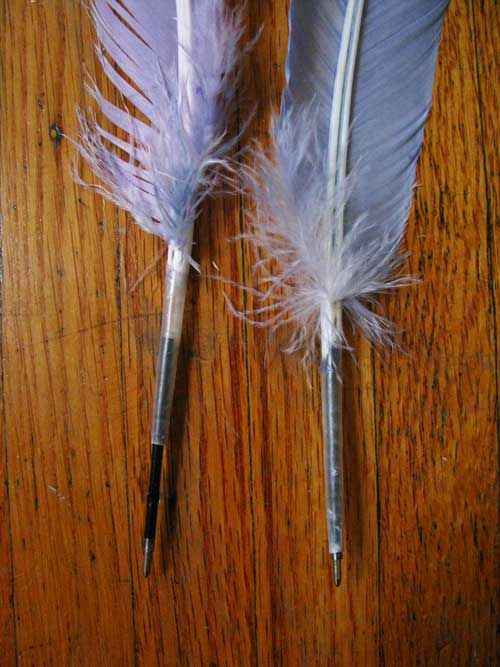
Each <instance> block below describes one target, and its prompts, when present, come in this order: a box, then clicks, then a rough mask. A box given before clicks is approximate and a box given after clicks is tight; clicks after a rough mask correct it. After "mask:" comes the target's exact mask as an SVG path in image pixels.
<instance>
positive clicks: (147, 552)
mask: <svg viewBox="0 0 500 667" xmlns="http://www.w3.org/2000/svg"><path fill="white" fill-rule="evenodd" d="M153 545H154V541H153V540H151V539H145V540H144V562H143V566H142V573H143V575H144V576H145V577H148V576H149V573H150V572H151V561H152V559H153Z"/></svg>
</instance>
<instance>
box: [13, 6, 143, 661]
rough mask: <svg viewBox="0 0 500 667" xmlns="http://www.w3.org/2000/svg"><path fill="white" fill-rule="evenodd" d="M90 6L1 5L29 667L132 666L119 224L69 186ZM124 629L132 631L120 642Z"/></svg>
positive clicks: (18, 523)
mask: <svg viewBox="0 0 500 667" xmlns="http://www.w3.org/2000/svg"><path fill="white" fill-rule="evenodd" d="M81 12H82V10H81V9H80V5H79V3H76V2H75V3H67V2H64V1H62V0H60V1H58V2H51V3H26V2H20V1H16V2H12V3H6V4H5V5H4V15H5V18H4V26H5V31H4V32H3V33H2V35H3V36H2V54H1V57H2V60H3V67H4V68H5V73H6V75H5V79H6V86H5V88H4V89H3V90H2V93H1V94H2V98H3V99H2V107H3V111H4V113H3V114H2V143H1V156H2V159H1V169H2V180H1V182H2V215H3V233H2V236H3V271H4V282H3V313H2V315H3V320H2V346H3V371H4V396H5V431H6V442H7V446H8V466H9V467H8V478H9V488H10V499H11V517H12V518H11V525H12V540H13V544H12V550H13V563H14V573H13V574H14V594H15V610H16V641H17V647H16V649H17V657H18V660H19V664H21V665H27V664H30V665H31V664H36V665H51V664H63V665H69V664H89V660H91V659H92V661H93V664H120V665H126V664H133V631H132V616H131V579H130V566H129V544H128V534H127V514H126V509H127V503H126V481H127V480H126V468H125V461H124V456H123V441H122V438H123V434H122V429H121V403H120V395H121V380H120V377H121V375H120V368H121V359H120V356H119V345H118V330H119V326H118V325H119V313H118V308H117V301H116V298H115V231H114V229H113V217H114V212H113V210H112V209H111V208H110V209H108V210H107V214H108V215H110V216H111V219H109V218H108V220H107V221H106V224H103V225H101V226H100V225H99V221H100V220H103V219H104V218H103V210H102V203H101V201H100V200H99V199H95V198H94V197H93V196H92V195H90V194H88V193H87V194H86V195H85V196H82V199H81V200H79V199H78V197H79V195H81V193H80V192H79V191H78V192H77V189H76V188H75V186H74V185H73V184H72V181H71V174H70V164H71V154H72V153H73V149H72V148H71V147H70V145H69V143H68V142H67V141H66V140H62V141H59V142H58V141H52V140H51V138H50V136H49V127H50V126H51V125H52V124H54V123H57V124H58V125H59V126H61V127H64V129H68V130H69V129H71V128H75V127H76V119H75V103H76V101H77V100H79V99H81V93H82V61H83V60H84V58H85V57H89V56H90V58H93V55H92V42H91V39H90V34H89V32H88V31H83V32H82V25H84V24H83V23H82V14H81ZM117 618H118V619H119V623H120V628H121V631H120V632H116V627H117V625H116V622H117Z"/></svg>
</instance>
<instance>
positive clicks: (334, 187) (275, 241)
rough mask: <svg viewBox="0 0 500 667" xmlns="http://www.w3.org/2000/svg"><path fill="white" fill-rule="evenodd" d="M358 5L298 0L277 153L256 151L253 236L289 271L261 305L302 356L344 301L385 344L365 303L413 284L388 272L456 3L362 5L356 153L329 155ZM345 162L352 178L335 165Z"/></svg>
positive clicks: (353, 108)
mask: <svg viewBox="0 0 500 667" xmlns="http://www.w3.org/2000/svg"><path fill="white" fill-rule="evenodd" d="M358 3H359V5H360V6H362V5H363V2H359V0H358ZM349 4H350V5H351V9H352V7H353V6H354V7H355V6H356V2H355V1H354V3H353V2H351V3H349V2H348V1H347V0H315V1H314V2H311V1H310V0H292V3H291V8H290V18H289V23H290V41H289V51H288V57H287V63H286V77H287V84H286V89H285V91H284V94H283V101H282V108H281V113H280V116H279V119H278V120H277V121H276V122H275V125H274V130H273V139H274V154H273V155H272V156H271V157H269V156H265V155H263V154H262V153H257V161H256V172H255V173H254V175H253V176H252V178H251V182H252V187H253V189H254V192H255V196H256V200H257V204H258V215H257V216H256V219H255V221H254V225H253V229H252V232H251V234H250V236H251V238H252V239H253V241H254V242H255V243H256V244H257V245H258V246H260V247H261V248H262V249H263V250H264V251H266V252H267V254H268V256H269V257H271V258H274V259H277V260H278V265H279V266H280V267H281V269H280V271H279V272H278V273H276V272H274V274H273V275H272V276H271V277H270V287H269V289H268V290H267V291H266V293H265V295H264V297H265V298H266V299H270V300H271V302H270V304H269V305H268V306H263V309H264V310H265V309H266V308H268V309H270V310H271V311H272V312H273V318H272V322H273V324H275V325H276V324H279V323H280V322H281V321H283V320H284V319H285V318H288V319H290V317H291V318H292V320H294V321H296V322H297V324H298V327H297V330H296V332H295V335H294V338H293V340H292V343H291V349H293V350H294V349H296V348H297V347H299V346H301V345H304V344H305V345H307V344H310V341H311V338H312V339H314V337H315V335H316V334H319V332H320V329H321V319H322V314H323V317H324V312H325V311H327V312H331V311H332V308H334V307H335V306H340V307H342V308H343V309H344V310H345V311H347V313H348V314H349V315H350V317H351V319H352V320H354V322H355V323H356V324H358V325H359V326H360V327H361V328H362V329H363V331H364V332H365V334H366V335H367V336H369V337H370V338H372V339H375V340H381V339H384V338H385V337H386V334H387V331H388V327H387V323H386V322H385V321H384V320H383V319H381V318H379V317H378V316H377V315H376V314H375V313H373V312H372V311H371V310H369V309H367V308H366V300H368V301H370V300H372V299H373V298H374V296H375V294H376V293H377V292H378V291H380V290H382V289H385V288H387V287H393V286H395V285H399V284H402V283H403V282H404V280H402V279H396V280H394V279H391V274H392V272H393V270H394V268H395V265H397V263H398V248H399V245H400V242H401V239H402V236H403V234H404V231H405V228H406V224H407V219H408V213H409V208H410V204H411V198H412V192H413V185H414V180H415V169H416V163H417V160H418V156H419V154H420V150H421V147H422V141H423V131H424V124H425V121H426V118H427V115H428V113H429V109H430V105H431V98H432V88H433V81H434V70H435V63H436V56H437V52H438V46H439V39H440V34H441V27H442V20H443V15H444V12H445V9H446V6H447V0H365V2H364V8H363V10H362V13H361V14H360V16H361V19H360V21H361V23H360V26H361V28H360V32H359V39H358V40H357V41H356V40H353V43H352V44H351V45H350V47H349V48H351V47H352V48H355V54H354V58H355V70H354V78H353V82H352V97H351V98H350V103H349V105H348V106H349V108H348V109H346V110H345V112H344V113H345V114H346V115H347V119H348V125H350V131H349V143H348V148H347V150H344V153H345V155H343V154H342V147H340V148H338V149H337V152H336V155H335V156H332V155H330V154H329V145H330V146H331V133H332V107H333V106H334V104H335V102H336V100H335V99H334V89H335V81H336V76H337V71H338V63H339V53H340V45H341V40H342V33H343V29H344V22H345V17H346V10H347V8H348V6H349ZM352 62H354V60H353V61H352ZM342 85H343V83H342V81H341V82H340V88H339V89H342ZM344 120H345V119H344ZM343 159H344V161H345V171H346V173H345V175H343V172H342V170H340V172H339V171H338V170H337V172H335V165H334V166H333V170H332V164H331V161H332V160H334V161H335V160H337V161H339V164H342V160H343ZM332 173H334V174H336V176H335V177H334V182H333V183H332V182H331V181H332ZM339 173H340V177H339ZM339 228H341V233H340V235H339ZM336 239H337V242H336ZM332 340H333V341H334V342H336V343H337V344H341V343H342V341H343V332H342V331H341V330H338V331H334V332H333V333H332Z"/></svg>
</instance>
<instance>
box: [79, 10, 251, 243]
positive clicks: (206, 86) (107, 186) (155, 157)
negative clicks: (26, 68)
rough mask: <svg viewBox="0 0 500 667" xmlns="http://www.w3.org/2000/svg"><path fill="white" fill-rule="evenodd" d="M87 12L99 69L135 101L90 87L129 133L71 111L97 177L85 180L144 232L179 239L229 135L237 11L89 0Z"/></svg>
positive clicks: (187, 234)
mask: <svg viewBox="0 0 500 667" xmlns="http://www.w3.org/2000/svg"><path fill="white" fill-rule="evenodd" d="M183 6H185V7H187V9H186V10H185V11H184V12H183V11H182V7H183ZM91 15H92V18H93V21H94V24H95V27H96V32H97V37H98V44H97V46H96V51H97V56H98V59H99V61H100V63H101V65H102V68H103V70H104V72H105V74H106V76H107V77H108V79H109V80H110V81H111V82H112V83H113V84H114V86H115V87H116V89H117V90H118V91H119V93H121V95H122V97H123V100H124V101H125V103H126V105H127V106H129V107H130V106H132V107H133V109H132V110H130V111H129V110H128V109H127V107H125V108H121V107H120V106H117V105H115V104H113V103H112V102H110V101H109V100H107V99H106V98H105V97H104V96H103V95H102V94H101V92H100V91H99V89H98V87H97V85H95V84H94V85H93V86H91V87H89V90H90V92H91V93H92V95H93V97H94V98H95V100H96V102H97V105H98V107H99V109H100V111H101V112H102V114H103V116H105V117H106V118H107V119H108V121H110V122H111V123H112V124H113V125H115V126H116V128H118V129H119V130H122V131H123V132H125V133H126V137H127V138H125V139H123V138H121V137H119V136H118V135H117V133H113V132H109V131H107V130H105V129H104V128H103V127H102V126H101V125H100V124H98V123H97V122H95V121H88V120H87V119H86V118H85V117H84V115H83V114H82V113H80V114H79V117H80V123H81V128H82V131H81V137H80V144H79V150H80V153H81V155H82V156H83V157H84V158H85V159H86V161H87V162H88V163H89V165H90V166H91V168H92V170H93V171H94V173H95V174H96V175H97V176H98V178H99V179H100V181H101V183H102V185H97V186H93V187H94V189H96V190H98V191H99V192H100V193H101V194H103V195H104V196H106V197H107V198H109V199H111V200H112V201H113V202H114V203H116V204H117V205H118V206H120V207H122V208H124V209H125V210H127V211H128V212H129V213H130V214H131V215H132V216H133V218H134V219H135V221H136V222H137V223H138V224H139V225H140V226H141V227H142V228H143V229H145V230H146V231H147V232H150V233H152V234H156V235H157V236H160V237H161V238H163V239H164V240H165V241H167V242H168V243H170V244H173V246H175V247H177V248H180V249H182V248H185V247H186V246H187V245H188V244H189V243H190V239H191V233H192V232H191V228H192V224H193V222H194V221H195V219H196V214H197V210H198V207H199V205H200V203H201V201H202V200H203V199H204V198H205V197H206V196H207V195H208V194H209V192H210V191H211V190H212V188H213V186H214V184H215V179H216V178H217V172H218V169H217V168H218V167H223V166H227V158H226V155H227V151H228V150H229V148H230V147H231V146H232V145H233V143H234V140H233V141H231V140H230V139H229V138H228V137H227V134H226V131H225V126H224V119H225V118H226V112H227V110H228V106H229V104H230V100H231V98H232V95H233V91H234V87H235V85H236V78H235V77H233V76H232V74H233V71H234V66H235V63H236V60H237V45H238V42H239V39H240V36H241V31H242V25H241V16H240V14H239V13H238V12H229V11H226V10H225V9H224V7H223V3H222V2H221V0H202V1H200V2H192V0H183V1H182V2H180V1H179V0H177V1H176V0H120V1H118V0H93V4H92V7H91ZM179 52H180V53H181V54H183V55H184V57H182V58H180V57H179ZM186 63H188V66H186ZM134 110H135V111H134ZM137 112H139V113H137ZM138 115H139V116H140V117H137V116H138Z"/></svg>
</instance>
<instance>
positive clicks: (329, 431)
mask: <svg viewBox="0 0 500 667" xmlns="http://www.w3.org/2000/svg"><path fill="white" fill-rule="evenodd" d="M341 364H342V350H341V349H340V348H338V347H331V348H330V349H329V350H328V351H327V353H326V355H325V356H324V357H323V360H322V402H323V435H324V448H325V478H326V479H325V482H326V501H327V524H328V545H329V551H330V553H331V554H342V552H343V531H344V489H343V463H342V385H341V382H340V380H339V377H340V373H341Z"/></svg>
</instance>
